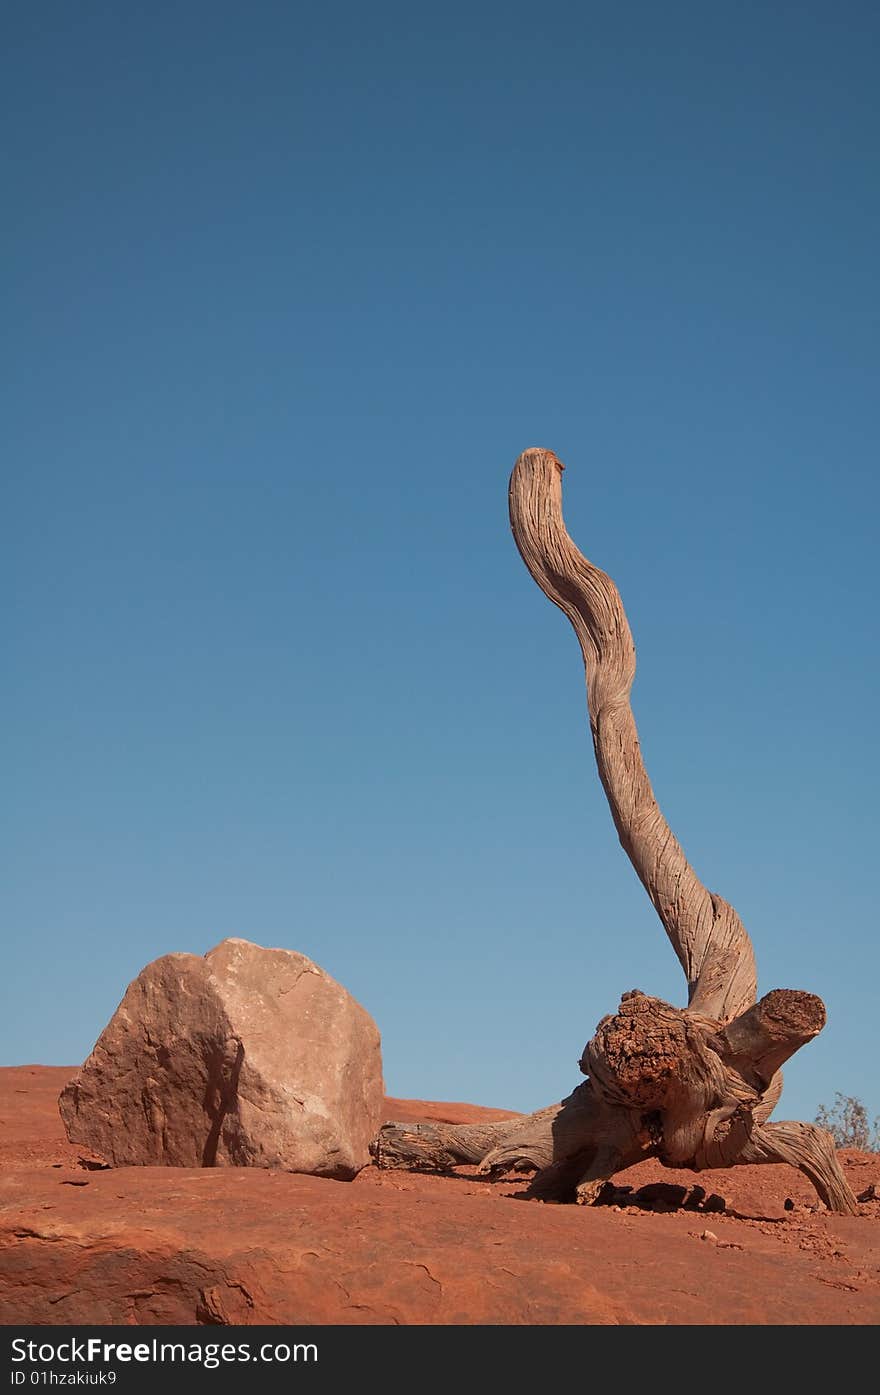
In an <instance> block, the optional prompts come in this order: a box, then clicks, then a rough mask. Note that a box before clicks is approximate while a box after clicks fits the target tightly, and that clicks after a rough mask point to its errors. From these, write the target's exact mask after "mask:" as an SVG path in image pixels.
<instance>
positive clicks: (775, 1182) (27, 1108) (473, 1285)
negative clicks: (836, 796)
mask: <svg viewBox="0 0 880 1395" xmlns="http://www.w3.org/2000/svg"><path fill="white" fill-rule="evenodd" d="M72 1073H73V1072H72V1070H71V1069H68V1068H62V1067H47V1066H22V1067H15V1068H6V1069H0V1166H2V1180H0V1321H2V1322H4V1323H7V1324H10V1323H16V1324H18V1323H21V1324H24V1323H37V1324H56V1323H83V1324H86V1323H88V1324H95V1323H171V1324H182V1323H194V1322H197V1323H214V1324H252V1323H295V1324H300V1325H301V1324H311V1323H346V1324H357V1323H418V1324H427V1323H487V1324H488V1323H492V1324H507V1323H515V1324H553V1323H577V1324H620V1323H622V1324H638V1325H647V1324H706V1323H709V1324H739V1323H762V1324H806V1323H810V1324H817V1323H818V1324H838V1325H844V1324H854V1323H876V1322H877V1321H878V1320H880V1203H878V1202H869V1203H865V1204H864V1205H863V1206H862V1207H861V1214H860V1215H859V1216H857V1217H849V1216H831V1215H828V1214H827V1213H825V1212H823V1211H817V1210H815V1209H811V1208H814V1207H815V1196H814V1195H813V1194H812V1192H811V1189H810V1187H809V1186H808V1184H807V1183H806V1182H804V1180H803V1179H802V1178H801V1177H800V1174H799V1173H797V1172H795V1171H794V1170H793V1169H791V1168H787V1167H782V1166H780V1167H764V1168H757V1167H748V1168H736V1169H732V1170H730V1171H726V1172H712V1173H702V1174H700V1175H696V1174H690V1173H686V1172H668V1171H665V1170H664V1169H663V1168H661V1167H660V1166H659V1165H657V1164H654V1163H648V1164H643V1165H641V1166H640V1167H638V1168H633V1169H631V1170H630V1172H629V1173H627V1174H622V1175H621V1176H620V1177H619V1178H617V1179H616V1182H615V1184H616V1185H617V1186H619V1187H623V1186H629V1187H631V1188H633V1191H632V1192H629V1193H621V1194H619V1198H618V1199H619V1200H623V1201H625V1202H627V1203H628V1204H625V1205H623V1206H621V1207H620V1208H619V1209H615V1206H614V1205H610V1204H609V1205H600V1206H595V1207H579V1206H554V1205H543V1204H541V1203H538V1202H528V1203H526V1202H523V1201H522V1200H521V1199H520V1198H521V1195H522V1192H523V1189H524V1185H525V1184H524V1181H523V1179H521V1178H509V1179H508V1180H506V1181H501V1182H487V1181H484V1180H482V1179H480V1178H477V1177H476V1176H475V1175H474V1173H473V1169H461V1170H460V1171H459V1172H457V1173H456V1174H455V1175H454V1176H448V1177H437V1176H419V1175H416V1174H412V1173H403V1172H378V1171H376V1170H375V1169H374V1168H367V1169H366V1170H365V1171H364V1172H362V1173H361V1174H360V1175H359V1176H358V1177H357V1179H356V1180H355V1181H354V1182H350V1183H345V1182H331V1181H325V1180H323V1179H320V1178H314V1177H299V1176H294V1175H292V1174H289V1173H281V1172H269V1171H262V1170H259V1169H237V1168H213V1169H202V1170H200V1169H188V1168H118V1169H108V1170H93V1169H94V1164H95V1163H96V1161H97V1159H96V1158H95V1157H94V1155H89V1154H87V1153H85V1152H84V1151H83V1149H81V1148H79V1147H74V1146H72V1145H70V1144H68V1142H67V1140H66V1138H65V1136H64V1132H63V1129H62V1126H61V1121H60V1118H59V1115H58V1109H57V1097H58V1093H59V1091H60V1089H61V1087H62V1085H63V1084H64V1083H65V1082H66V1081H67V1079H68V1078H69V1077H70V1075H71V1074H72ZM387 1106H388V1110H387V1112H388V1117H389V1118H399V1119H411V1120H412V1119H418V1118H422V1119H446V1120H449V1121H450V1122H456V1121H460V1122H470V1121H473V1120H475V1119H480V1118H485V1117H487V1116H488V1117H490V1118H498V1117H501V1115H502V1114H503V1111H500V1110H482V1109H480V1108H479V1107H477V1106H475V1105H459V1104H428V1103H424V1102H421V1101H417V1100H389V1101H388V1102H387ZM841 1157H842V1161H843V1163H844V1166H845V1168H846V1171H847V1174H848V1175H849V1178H850V1181H851V1183H852V1185H853V1187H854V1189H855V1190H856V1191H857V1192H860V1191H863V1190H865V1189H866V1188H867V1187H868V1186H869V1185H870V1184H871V1183H877V1184H878V1189H880V1156H878V1155H876V1154H871V1153H855V1152H847V1153H844V1154H842V1155H841ZM90 1163H91V1164H92V1168H90V1167H89V1164H90ZM656 1183H663V1184H665V1186H666V1188H667V1189H666V1190H664V1188H662V1187H661V1188H660V1190H659V1192H658V1189H657V1187H656V1186H654V1187H653V1188H652V1189H651V1190H650V1191H649V1192H647V1193H645V1192H642V1193H639V1189H640V1188H643V1187H645V1186H646V1185H649V1184H656ZM694 1185H699V1186H702V1187H703V1188H705V1191H706V1192H707V1193H713V1192H714V1193H716V1194H718V1195H720V1196H722V1197H723V1198H725V1201H726V1203H727V1211H726V1212H725V1213H724V1214H719V1213H717V1212H712V1211H711V1209H710V1210H709V1211H708V1212H707V1211H705V1210H687V1209H683V1208H681V1207H679V1208H678V1209H673V1208H674V1205H675V1201H676V1198H677V1197H678V1196H680V1195H681V1194H680V1193H675V1192H674V1191H670V1190H668V1188H675V1187H678V1188H686V1189H689V1188H691V1187H692V1186H694ZM692 1197H693V1194H692V1193H691V1194H690V1196H689V1198H686V1199H690V1200H692ZM787 1199H788V1200H789V1201H790V1202H791V1203H792V1206H791V1207H790V1208H789V1209H786V1205H785V1203H786V1200H787ZM712 1204H717V1203H711V1202H708V1201H707V1200H706V1199H704V1200H703V1202H702V1206H703V1207H704V1208H705V1207H706V1206H707V1205H709V1206H710V1207H711V1205H712ZM649 1205H650V1206H652V1207H655V1208H657V1209H647V1207H648V1206H649ZM705 1231H708V1232H711V1234H710V1235H709V1236H707V1237H705V1238H704V1237H703V1232H705Z"/></svg>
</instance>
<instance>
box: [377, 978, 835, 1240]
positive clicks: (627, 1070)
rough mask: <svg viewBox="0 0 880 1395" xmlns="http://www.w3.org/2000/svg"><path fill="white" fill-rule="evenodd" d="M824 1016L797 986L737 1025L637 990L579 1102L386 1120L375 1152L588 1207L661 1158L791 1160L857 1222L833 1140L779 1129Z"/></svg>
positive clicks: (790, 1126) (697, 1163)
mask: <svg viewBox="0 0 880 1395" xmlns="http://www.w3.org/2000/svg"><path fill="white" fill-rule="evenodd" d="M824 1020H825V1010H824V1007H823V1005H822V1002H821V1000H820V999H819V998H816V997H815V996H814V995H813V994H810V993H800V992H797V991H795V990H790V989H777V990H776V991H775V992H773V993H768V994H767V996H766V997H765V998H762V999H761V1001H760V1002H759V1003H757V1004H755V1005H754V1007H751V1008H749V1009H748V1010H747V1011H746V1012H745V1013H743V1014H741V1016H740V1017H738V1018H735V1019H734V1021H733V1022H730V1023H728V1024H726V1026H725V1025H723V1024H722V1023H720V1022H718V1021H716V1020H713V1019H711V1018H706V1017H702V1016H700V1015H699V1014H697V1013H694V1012H693V1011H691V1010H689V1009H680V1008H675V1007H672V1006H671V1004H669V1003H664V1002H663V1001H662V1000H661V999H659V998H651V997H649V996H648V995H647V994H644V993H638V992H633V993H627V994H625V995H624V997H623V998H622V999H621V1003H620V1007H619V1008H618V1011H617V1012H616V1013H615V1014H614V1015H613V1016H610V1017H606V1018H604V1019H603V1020H602V1022H600V1024H599V1027H598V1028H597V1031H596V1034H595V1036H594V1037H593V1039H592V1040H591V1041H590V1042H589V1043H588V1045H587V1047H586V1049H585V1051H584V1055H583V1058H582V1063H581V1066H582V1069H583V1070H584V1071H585V1073H587V1072H588V1079H587V1080H586V1081H585V1082H584V1083H583V1084H581V1085H579V1086H578V1087H577V1089H576V1090H574V1091H573V1092H572V1093H571V1094H570V1095H569V1096H568V1097H567V1099H564V1100H562V1101H561V1102H560V1103H559V1104H556V1105H551V1106H550V1107H548V1108H547V1109H542V1110H539V1111H538V1112H537V1113H536V1114H532V1115H529V1116H527V1117H525V1118H522V1117H516V1118H512V1119H509V1120H505V1119H502V1120H498V1121H496V1122H494V1123H492V1124H485V1125H473V1124H468V1125H457V1126H456V1125H450V1124H393V1123H391V1124H386V1125H385V1126H384V1128H383V1129H382V1130H381V1132H380V1133H379V1135H378V1137H377V1138H376V1140H375V1141H374V1144H373V1150H372V1151H373V1156H374V1158H375V1160H376V1163H377V1165H378V1166H379V1167H408V1168H417V1169H427V1170H433V1171H438V1170H439V1171H444V1170H448V1169H450V1168H452V1167H455V1166H458V1165H460V1164H462V1163H472V1164H473V1163H477V1164H479V1168H480V1171H481V1172H484V1173H489V1174H493V1173H494V1174H497V1173H499V1172H503V1171H507V1170H510V1169H523V1170H532V1171H534V1172H535V1176H534V1178H533V1179H532V1181H531V1183H530V1186H529V1188H528V1193H527V1194H528V1195H529V1196H531V1197H534V1198H536V1199H542V1200H553V1201H577V1202H580V1203H581V1204H589V1203H591V1202H593V1201H594V1200H595V1199H596V1197H597V1196H598V1194H599V1192H600V1191H601V1189H602V1186H603V1184H604V1183H605V1182H606V1181H608V1180H609V1179H610V1178H611V1177H613V1176H614V1175H615V1174H616V1173H618V1172H622V1171H624V1169H625V1168H627V1167H631V1166H632V1165H633V1164H634V1163H636V1162H639V1161H641V1160H643V1159H645V1158H649V1157H657V1158H659V1159H660V1160H661V1161H662V1162H663V1163H665V1164H666V1165H667V1166H669V1167H687V1168H691V1169H694V1170H697V1171H701V1170H703V1169H707V1168H719V1167H735V1166H737V1165H738V1164H741V1163H771V1162H786V1163H790V1164H791V1165H793V1166H794V1167H797V1168H799V1169H800V1171H801V1172H803V1173H804V1174H805V1176H807V1177H808V1178H809V1180H810V1181H811V1182H812V1184H813V1186H814V1187H815V1189H816V1191H817V1193H818V1195H819V1197H820V1198H821V1200H822V1201H823V1202H824V1203H825V1205H826V1206H827V1207H828V1208H829V1210H832V1211H837V1212H840V1213H842V1214H848V1215H854V1214H856V1211H857V1205H856V1200H855V1197H854V1195H853V1193H852V1191H851V1190H850V1188H849V1186H848V1184H847V1181H846V1178H845V1177H844V1175H843V1172H842V1171H841V1168H840V1165H839V1163H838V1161H837V1155H836V1153H835V1150H834V1144H833V1141H832V1139H831V1137H830V1135H829V1134H827V1133H826V1132H825V1131H824V1130H822V1129H819V1128H816V1127H814V1126H813V1125H810V1124H797V1123H779V1124H771V1123H768V1122H767V1116H768V1115H769V1113H770V1110H771V1109H772V1107H773V1105H774V1104H775V1103H776V1100H777V1099H778V1096H779V1090H780V1083H781V1081H780V1077H779V1075H778V1070H779V1067H780V1065H782V1063H783V1062H784V1061H785V1060H787V1059H788V1057H789V1056H791V1055H792V1054H793V1052H794V1051H796V1050H797V1048H798V1047H799V1046H801V1045H802V1044H803V1043H804V1042H805V1041H808V1040H810V1039H811V1038H812V1037H813V1036H815V1035H816V1033H817V1032H818V1031H819V1030H820V1028H821V1026H822V1024H823V1022H824Z"/></svg>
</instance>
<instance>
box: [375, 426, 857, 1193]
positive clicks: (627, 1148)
mask: <svg viewBox="0 0 880 1395" xmlns="http://www.w3.org/2000/svg"><path fill="white" fill-rule="evenodd" d="M563 468H564V467H563V465H562V464H561V462H560V461H559V460H558V459H557V457H556V456H555V455H554V454H553V452H552V451H548V450H537V449H536V450H527V451H524V452H523V454H522V455H521V456H520V457H519V459H518V460H517V462H516V465H515V466H514V469H513V473H512V475H511V479H510V490H509V504H510V523H511V528H512V530H513V536H514V539H515V541H516V545H517V547H518V548H519V551H520V554H521V556H522V558H523V561H524V562H525V564H526V566H527V567H528V569H529V572H530V573H531V575H532V576H533V577H534V579H535V581H536V582H537V583H538V585H539V586H540V587H541V590H542V591H543V592H544V593H545V595H547V596H548V597H549V599H550V600H551V601H553V603H554V604H555V605H557V606H558V607H559V608H560V610H562V611H563V612H564V614H565V615H566V616H567V617H568V619H569V620H570V621H571V624H572V626H573V627H574V631H575V634H576V635H577V637H578V642H579V644H580V647H581V652H582V654H583V659H584V669H585V674H586V684H587V710H588V713H589V721H590V731H591V733H592V738H593V749H594V751H595V756H596V765H597V767H598V772H599V778H600V780H601V782H602V786H603V788H604V790H605V794H606V796H607V798H608V803H609V806H610V808H611V815H612V818H613V819H614V824H615V827H616V829H617V832H618V835H619V837H620V842H621V844H622V846H623V848H624V850H625V852H626V853H627V855H628V857H629V859H630V861H631V862H632V865H633V867H634V868H635V870H636V872H637V874H638V876H639V879H640V880H641V882H642V884H643V886H644V887H645V889H646V891H647V893H648V895H649V897H650V898H651V901H652V903H653V905H654V907H655V909H656V911H657V913H658V915H659V917H660V920H661V922H662V924H663V927H664V929H665V931H666V934H667V935H668V937H669V940H670V942H671V944H672V946H673V948H674V950H675V952H676V954H677V956H678V959H679V962H680V963H681V966H682V968H683V969H684V973H685V976H686V979H687V984H688V1006H687V1007H686V1008H679V1007H675V1006H673V1005H672V1004H671V1003H666V1002H663V1001H662V999H659V998H654V997H651V996H650V995H649V994H647V993H642V992H640V991H638V990H633V991H632V992H629V993H624V995H623V997H622V998H621V1000H620V1004H619V1005H618V1008H617V1011H616V1012H614V1013H611V1014H609V1015H608V1016H607V1017H604V1018H603V1019H602V1021H601V1022H600V1023H599V1024H598V1026H597V1028H596V1031H595V1033H594V1035H593V1037H592V1038H591V1039H590V1041H589V1042H588V1043H587V1045H586V1047H585V1048H584V1052H583V1055H582V1057H581V1062H580V1065H581V1070H582V1071H583V1073H584V1074H585V1075H586V1076H587V1079H586V1080H585V1081H584V1082H583V1083H582V1084H581V1085H579V1086H578V1087H577V1089H575V1090H573V1091H572V1093H571V1094H570V1095H568V1096H567V1097H566V1098H565V1099H564V1100H562V1101H561V1102H560V1103H559V1104H554V1105H551V1106H549V1107H548V1108H546V1109H542V1110H538V1111H537V1112H536V1113H535V1114H532V1115H529V1116H528V1117H526V1118H518V1119H514V1120H510V1121H500V1122H499V1123H497V1124H493V1125H492V1126H490V1127H488V1128H487V1127H485V1126H484V1127H483V1128H482V1130H480V1131H475V1130H474V1128H473V1127H471V1126H465V1127H462V1126H459V1127H455V1126H450V1127H445V1126H444V1127H443V1128H442V1129H438V1128H437V1127H435V1126H427V1125H426V1126H421V1127H417V1128H416V1130H415V1131H414V1129H413V1126H412V1125H407V1124H387V1125H386V1126H385V1128H384V1129H383V1130H382V1131H381V1133H380V1135H379V1138H378V1139H377V1140H376V1143H375V1144H374V1148H373V1153H374V1157H375V1158H376V1160H377V1161H378V1162H379V1165H380V1166H417V1167H440V1168H443V1167H447V1166H450V1165H455V1162H456V1160H458V1161H461V1162H477V1161H479V1165H480V1170H481V1171H483V1172H489V1173H492V1172H497V1171H501V1170H504V1169H507V1168H511V1167H517V1168H532V1169H534V1170H535V1173H536V1175H535V1177H534V1179H533V1181H532V1183H531V1186H530V1193H531V1195H533V1196H535V1197H540V1198H542V1199H545V1200H550V1199H552V1200H557V1201H579V1202H581V1203H590V1202H592V1201H594V1200H595V1199H596V1196H597V1194H598V1192H599V1191H600V1190H601V1187H602V1184H603V1183H604V1182H605V1181H606V1180H607V1179H608V1178H610V1177H612V1176H614V1174H615V1173H616V1172H620V1171H622V1170H623V1169H625V1168H627V1167H630V1166H632V1165H633V1164H634V1163H637V1162H639V1161H642V1160H644V1159H646V1158H651V1157H655V1158H659V1159H660V1160H661V1161H662V1162H664V1163H665V1164H666V1165H667V1166H669V1167H676V1168H692V1169H696V1170H700V1169H703V1168H713V1167H716V1168H717V1167H730V1166H732V1165H735V1164H740V1163H747V1162H749V1163H765V1162H766V1163H771V1162H785V1163H789V1164H790V1165H792V1166H794V1167H797V1168H799V1169H800V1171H801V1172H803V1173H804V1174H805V1175H806V1176H807V1177H808V1178H809V1179H810V1181H811V1182H812V1183H813V1185H814V1187H815V1188H816V1191H817V1192H818V1193H819V1196H820V1197H821V1199H822V1200H823V1201H824V1202H825V1204H826V1205H827V1206H829V1207H830V1208H831V1209H832V1210H835V1211H838V1212H843V1213H849V1214H856V1210H857V1207H856V1201H855V1197H854V1196H853V1194H852V1191H851V1190H850V1188H849V1186H848V1184H847V1182H846V1179H845V1177H844V1175H843V1172H842V1170H841V1168H840V1165H839V1163H838V1160H837V1155H836V1152H835V1149H834V1146H833V1141H832V1139H831V1137H830V1135H829V1134H827V1133H826V1132H825V1131H824V1130H822V1129H818V1128H816V1127H814V1126H813V1125H809V1124H798V1123H780V1124H774V1123H770V1122H769V1116H770V1113H771V1111H772V1110H773V1108H774V1106H775V1105H776V1103H777V1101H778V1099H779V1096H780V1094H781V1091H782V1076H781V1074H780V1067H781V1066H782V1065H783V1064H784V1062H785V1061H786V1060H788V1059H789V1057H790V1056H792V1055H793V1054H794V1052H795V1051H797V1050H798V1049H799V1048H800V1047H801V1046H803V1045H804V1044H805V1043H806V1042H808V1041H810V1040H812V1038H813V1037H815V1036H816V1035H817V1033H818V1032H819V1031H821V1029H822V1027H823V1025H824V1023H825V1007H824V1004H823V1003H822V1000H821V999H820V998H817V997H816V996H815V994H812V993H805V992H801V991H800V990H798V989H775V990H774V991H773V992H771V993H768V994H767V995H766V996H765V997H763V998H762V999H761V1001H760V1002H756V1001H755V999H756V993H757V976H756V969H755V956H754V952H753V949H752V943H751V940H750V939H749V936H748V933H747V932H746V929H745V927H744V926H743V924H742V921H741V920H740V918H739V916H738V915H737V913H736V911H735V910H734V909H733V907H732V906H731V905H729V904H728V902H727V901H724V900H722V898H721V897H720V896H717V895H715V893H714V892H711V891H708V890H707V889H706V887H704V886H703V884H702V882H701V881H700V880H699V878H698V877H697V875H696V873H695V872H694V870H693V868H692V867H691V865H690V863H689V862H688V860H687V858H686V857H685V854H684V852H683V851H682V848H681V846H680V844H679V843H678V842H677V840H676V839H675V837H674V836H673V833H672V830H671V829H670V827H669V825H668V823H667V822H666V820H665V819H664V817H663V815H662V813H661V812H660V809H659V807H658V805H657V800H656V799H655V797H654V793H653V790H652V789H651V783H650V780H649V779H648V775H647V771H646V769H645V764H644V761H643V759H642V753H641V749H640V746H639V738H638V733H637V731H636V724H635V720H634V718H633V714H632V709H631V706H630V689H631V687H632V682H633V678H634V676H635V668H636V660H635V648H634V646H633V641H632V635H631V634H630V629H629V625H628V623H627V619H626V615H625V613H624V609H623V604H622V602H621V599H620V595H619V593H618V591H617V587H616V586H615V585H614V582H613V581H612V580H611V578H610V577H609V576H606V574H605V573H604V572H602V571H600V570H599V568H598V567H595V566H594V565H593V564H592V563H591V562H589V561H588V560H587V558H586V557H584V556H583V554H582V553H581V552H579V551H578V549H577V548H576V547H575V545H574V543H573V542H572V541H571V539H570V537H569V536H568V533H567V532H566V529H565V524H564V522H563V518H562V471H563Z"/></svg>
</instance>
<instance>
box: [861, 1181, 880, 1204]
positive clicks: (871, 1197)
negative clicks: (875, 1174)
mask: <svg viewBox="0 0 880 1395" xmlns="http://www.w3.org/2000/svg"><path fill="white" fill-rule="evenodd" d="M856 1200H857V1201H880V1189H878V1186H877V1183H876V1182H872V1183H871V1185H870V1186H869V1187H866V1188H865V1190H864V1191H863V1192H859V1194H858V1196H857V1197H856Z"/></svg>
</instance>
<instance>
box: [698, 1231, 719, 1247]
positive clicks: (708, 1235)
mask: <svg viewBox="0 0 880 1395" xmlns="http://www.w3.org/2000/svg"><path fill="white" fill-rule="evenodd" d="M700 1239H701V1240H714V1241H715V1243H716V1244H717V1243H718V1236H717V1235H716V1234H715V1232H714V1230H703V1231H701V1232H700Z"/></svg>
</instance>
